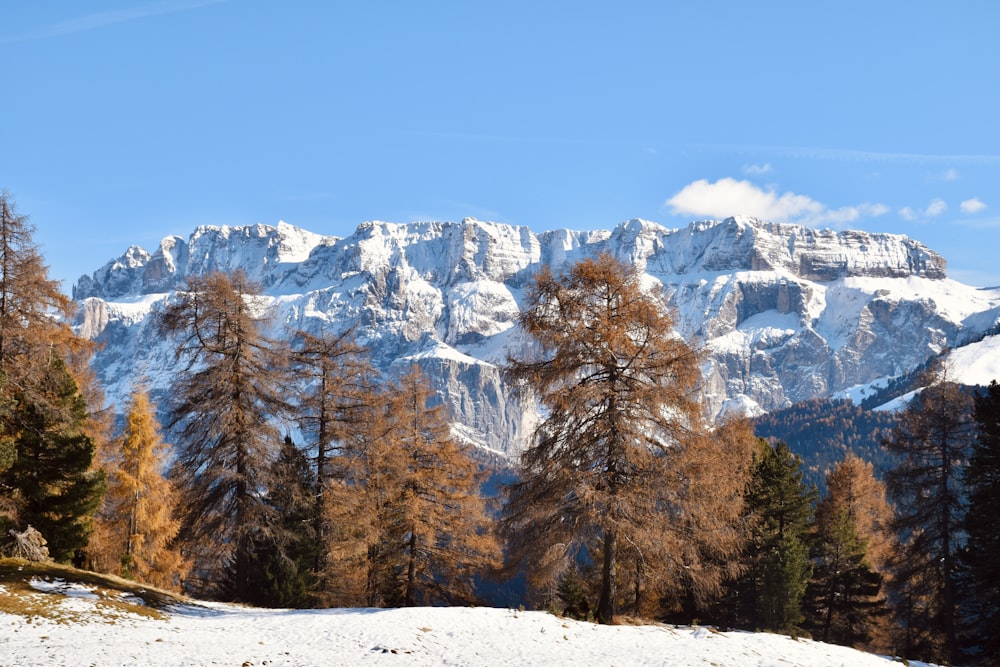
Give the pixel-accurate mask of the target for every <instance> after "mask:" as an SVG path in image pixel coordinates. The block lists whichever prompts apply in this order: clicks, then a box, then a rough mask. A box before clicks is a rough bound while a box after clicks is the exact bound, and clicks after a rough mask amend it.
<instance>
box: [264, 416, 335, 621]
mask: <svg viewBox="0 0 1000 667" xmlns="http://www.w3.org/2000/svg"><path fill="white" fill-rule="evenodd" d="M315 498H316V482H315V478H314V474H313V471H312V466H311V465H310V462H309V459H308V457H306V455H305V454H304V453H303V452H302V450H300V449H299V448H298V447H296V445H295V443H294V442H293V441H292V438H291V436H288V435H286V436H285V439H284V441H283V443H282V445H281V450H280V452H279V454H278V458H277V460H275V462H274V463H273V464H272V489H271V491H270V493H269V494H268V502H269V504H270V505H271V506H272V507H273V508H274V511H275V513H276V515H277V521H276V524H275V530H274V531H273V533H272V534H271V535H270V536H269V537H268V539H265V540H263V541H260V542H259V543H258V544H256V545H255V552H254V561H253V566H252V567H253V581H254V587H253V590H252V593H251V596H250V599H248V600H247V602H250V603H251V604H255V605H258V606H264V607H292V608H302V607H307V606H311V604H312V597H311V596H312V592H313V590H314V588H315V581H314V579H315V576H314V572H313V566H314V564H315V562H316V552H317V551H318V550H319V549H320V544H319V543H318V542H317V540H316V534H315V532H314V528H315V525H316V521H315V516H314V513H315V511H316V505H315Z"/></svg>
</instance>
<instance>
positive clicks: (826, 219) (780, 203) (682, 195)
mask: <svg viewBox="0 0 1000 667" xmlns="http://www.w3.org/2000/svg"><path fill="white" fill-rule="evenodd" d="M665 205H666V206H667V207H668V208H669V209H670V212H671V213H673V214H675V215H693V216H706V217H712V218H724V217H727V216H730V215H749V216H754V217H757V218H763V219H765V220H773V221H775V222H794V223H798V224H803V225H809V226H818V225H842V224H846V223H850V222H855V221H857V220H859V219H860V218H874V217H878V216H881V215H885V214H886V213H888V212H889V207H888V206H885V205H884V204H877V203H876V204H872V203H868V202H866V203H864V204H858V205H857V206H842V207H840V208H836V209H831V208H828V207H827V206H825V205H824V204H822V203H820V202H818V201H816V200H815V199H812V198H811V197H808V196H806V195H799V194H795V193H794V192H784V193H778V192H776V191H775V190H773V189H762V188H759V187H757V186H756V185H754V184H753V183H751V182H749V181H737V180H736V179H733V178H721V179H719V180H718V181H716V182H714V183H711V182H709V181H708V180H705V179H701V180H698V181H695V182H693V183H689V184H688V185H686V186H684V187H683V188H682V189H681V190H680V191H679V192H678V193H677V194H675V195H674V196H673V197H671V198H670V199H668V200H667V201H666V203H665Z"/></svg>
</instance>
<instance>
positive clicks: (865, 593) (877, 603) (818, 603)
mask: <svg viewBox="0 0 1000 667" xmlns="http://www.w3.org/2000/svg"><path fill="white" fill-rule="evenodd" d="M818 524H819V525H818V530H817V533H818V534H817V538H816V541H815V547H814V558H813V579H812V581H810V582H809V587H808V588H807V590H806V602H805V605H804V608H805V614H806V621H807V623H806V627H807V628H808V629H809V630H810V631H811V632H812V636H813V638H814V639H818V640H819V641H824V642H832V643H834V644H843V645H845V646H854V645H857V644H862V643H866V642H868V641H870V640H871V627H872V621H873V619H874V618H875V617H876V616H878V615H881V614H883V613H885V611H886V610H885V603H884V601H883V600H882V599H881V598H879V597H878V595H879V592H880V591H881V588H882V577H881V576H880V575H879V574H878V573H877V572H873V571H872V568H871V566H870V565H869V564H868V561H867V560H866V551H867V549H866V545H865V543H864V541H863V540H861V539H860V538H859V537H858V534H857V529H856V528H855V525H854V520H853V519H852V518H851V515H850V514H849V513H848V512H847V511H846V510H843V509H841V510H839V511H836V512H834V513H833V516H829V517H824V519H823V520H821V521H819V522H818Z"/></svg>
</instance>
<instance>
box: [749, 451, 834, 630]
mask: <svg viewBox="0 0 1000 667" xmlns="http://www.w3.org/2000/svg"><path fill="white" fill-rule="evenodd" d="M815 498H816V490H815V488H810V487H807V486H806V485H805V484H804V483H803V481H802V470H801V461H800V460H799V458H798V457H797V456H794V455H793V454H792V453H791V452H790V451H789V450H788V446H787V445H786V444H785V443H783V442H779V443H777V444H776V445H774V446H772V445H768V444H767V443H766V442H764V441H761V444H760V448H759V450H758V453H757V456H756V459H755V464H754V468H753V473H752V477H751V482H750V484H749V486H748V488H747V495H746V503H747V511H748V513H749V515H750V516H751V517H752V519H753V521H754V525H753V527H752V529H751V538H750V541H749V543H748V545H747V553H746V557H745V558H746V572H745V573H744V574H743V575H741V576H740V577H739V578H738V579H737V581H736V584H735V599H734V600H733V609H734V612H735V623H736V625H738V626H741V627H745V628H749V629H756V630H772V631H775V632H790V633H794V632H796V631H797V630H798V627H799V624H800V623H801V622H802V619H803V616H802V599H803V596H804V594H805V590H806V586H807V584H808V581H809V577H810V575H811V574H812V571H811V566H810V563H809V548H808V539H809V538H808V534H809V526H810V522H811V520H812V504H813V502H814V500H815Z"/></svg>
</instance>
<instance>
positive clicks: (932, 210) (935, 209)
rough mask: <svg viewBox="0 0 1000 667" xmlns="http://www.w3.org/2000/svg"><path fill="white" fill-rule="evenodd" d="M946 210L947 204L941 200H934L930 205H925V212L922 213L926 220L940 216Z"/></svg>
mask: <svg viewBox="0 0 1000 667" xmlns="http://www.w3.org/2000/svg"><path fill="white" fill-rule="evenodd" d="M947 210H948V204H946V203H945V202H944V200H943V199H934V200H933V201H931V203H930V204H928V205H927V210H926V211H924V215H926V216H927V217H928V218H934V217H936V216H939V215H941V214H942V213H944V212H945V211H947Z"/></svg>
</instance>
